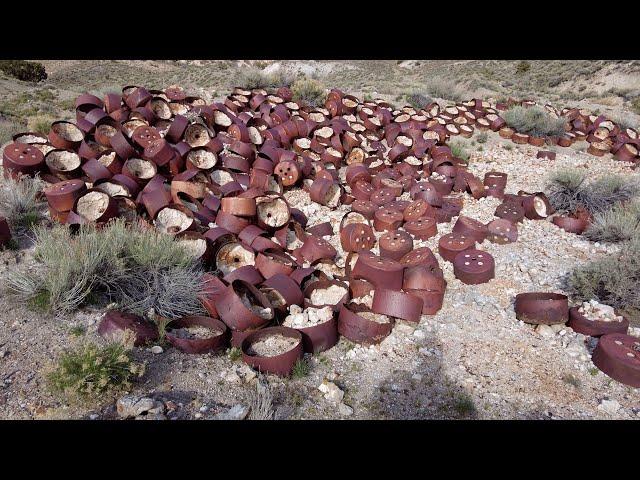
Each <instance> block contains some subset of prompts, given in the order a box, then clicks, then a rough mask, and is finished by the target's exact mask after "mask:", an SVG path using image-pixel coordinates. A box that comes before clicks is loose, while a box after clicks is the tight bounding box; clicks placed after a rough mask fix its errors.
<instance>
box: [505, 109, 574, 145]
mask: <svg viewBox="0 0 640 480" xmlns="http://www.w3.org/2000/svg"><path fill="white" fill-rule="evenodd" d="M503 118H504V120H505V122H507V125H509V126H510V127H511V128H514V129H515V130H516V131H517V132H519V133H524V134H527V135H532V136H534V137H548V136H561V135H562V134H563V133H564V132H565V125H566V123H567V121H566V119H564V118H554V117H552V116H551V115H549V114H548V113H547V112H546V111H545V110H544V109H543V108H540V107H538V106H533V107H522V106H520V105H516V106H514V107H511V108H510V109H508V110H507V111H506V112H504V114H503Z"/></svg>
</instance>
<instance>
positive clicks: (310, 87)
mask: <svg viewBox="0 0 640 480" xmlns="http://www.w3.org/2000/svg"><path fill="white" fill-rule="evenodd" d="M291 92H292V93H293V100H295V101H296V102H304V103H308V104H309V105H311V106H313V107H318V106H321V105H322V104H323V103H324V101H325V99H326V96H327V93H326V88H325V87H324V85H323V84H322V83H320V82H319V81H318V80H315V79H313V78H301V79H299V80H296V81H295V82H294V83H293V85H291Z"/></svg>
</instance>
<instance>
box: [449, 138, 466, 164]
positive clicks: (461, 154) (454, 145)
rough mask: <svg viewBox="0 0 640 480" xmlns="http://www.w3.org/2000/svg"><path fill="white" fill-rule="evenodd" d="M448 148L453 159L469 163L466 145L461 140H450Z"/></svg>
mask: <svg viewBox="0 0 640 480" xmlns="http://www.w3.org/2000/svg"><path fill="white" fill-rule="evenodd" d="M449 148H451V154H452V155H453V156H454V157H458V158H461V159H462V160H464V161H465V162H466V163H469V156H470V155H469V152H468V150H467V148H466V145H465V144H464V143H463V142H462V141H461V140H452V141H451V142H450V143H449Z"/></svg>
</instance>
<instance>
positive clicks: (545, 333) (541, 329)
mask: <svg viewBox="0 0 640 480" xmlns="http://www.w3.org/2000/svg"><path fill="white" fill-rule="evenodd" d="M536 333H537V334H538V335H540V336H541V337H544V338H551V337H554V336H555V335H556V333H555V332H554V331H553V329H552V328H551V327H550V326H549V325H544V324H540V325H538V326H537V327H536Z"/></svg>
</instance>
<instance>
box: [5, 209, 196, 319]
mask: <svg viewBox="0 0 640 480" xmlns="http://www.w3.org/2000/svg"><path fill="white" fill-rule="evenodd" d="M35 246H36V247H35V253H34V258H35V260H36V261H38V262H39V265H38V267H37V268H36V269H33V270H29V271H27V272H25V271H22V270H21V269H13V270H10V271H9V272H8V273H7V279H6V280H7V293H8V294H10V295H11V296H13V297H14V298H15V299H16V300H18V301H21V302H24V303H25V304H27V305H30V306H32V307H34V308H36V309H38V310H46V311H55V312H59V313H65V312H69V311H72V310H74V309H76V308H77V307H79V306H80V305H83V304H85V303H88V301H96V300H97V299H101V298H104V299H105V300H110V301H115V302H117V303H119V304H120V307H121V308H122V309H124V310H127V311H130V312H133V313H136V314H139V315H145V314H148V313H149V312H150V310H151V309H153V313H155V314H156V315H159V316H162V317H166V318H169V319H172V318H177V317H179V316H184V315H192V314H198V313H202V311H203V310H202V306H201V304H200V302H199V301H198V299H197V295H198V292H199V291H200V289H201V288H202V287H201V283H200V281H201V280H200V279H201V273H202V272H201V271H200V270H199V267H198V265H197V264H196V263H195V262H194V261H193V260H192V258H191V257H190V256H189V254H188V252H187V251H186V249H185V248H184V247H183V246H182V245H180V243H179V242H175V241H174V240H173V238H172V237H170V236H168V235H164V234H162V233H159V232H157V231H154V230H142V229H139V228H137V227H133V226H127V225H125V223H124V221H122V220H118V221H115V222H112V223H111V224H110V225H109V226H108V227H106V228H103V229H100V230H98V229H96V228H95V227H92V226H85V227H82V228H81V229H80V230H79V231H78V233H77V234H76V235H72V233H71V232H70V231H69V229H68V228H66V227H64V226H60V225H57V226H55V227H54V228H53V229H45V228H38V229H36V231H35Z"/></svg>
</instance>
